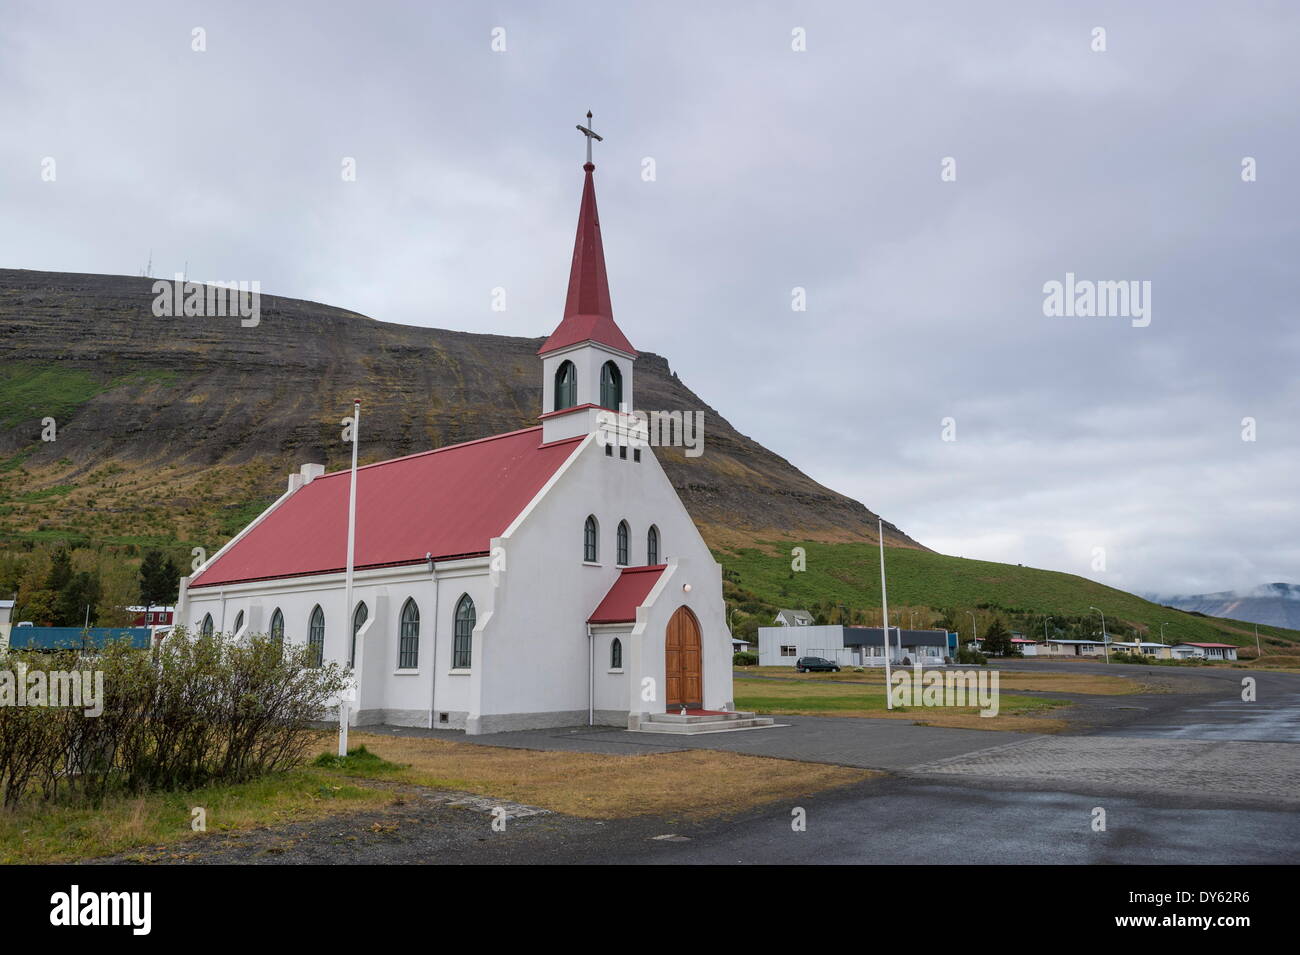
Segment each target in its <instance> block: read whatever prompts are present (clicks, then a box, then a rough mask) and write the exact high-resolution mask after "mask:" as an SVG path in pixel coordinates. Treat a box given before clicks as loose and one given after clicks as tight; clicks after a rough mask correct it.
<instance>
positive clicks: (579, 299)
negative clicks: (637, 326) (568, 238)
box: [537, 163, 636, 358]
mask: <svg viewBox="0 0 1300 955" xmlns="http://www.w3.org/2000/svg"><path fill="white" fill-rule="evenodd" d="M582 168H583V169H584V170H586V173H587V178H586V181H585V182H584V183H583V186H582V205H581V207H580V208H579V210H578V235H577V237H576V238H575V239H574V241H573V266H572V268H570V270H569V296H568V298H567V299H566V300H565V302H564V320H563V321H561V322H560V324H559V326H558V327H557V328H556V329H555V331H554V332H552V333H551V337H550V338H548V339H546V342H545V343H544V344H543V345H542V347H541V348H540V349H538V351H537V354H539V355H545V354H546V353H547V352H553V351H555V350H557V349H560V348H567V347H569V346H570V345H578V344H581V343H582V342H596V343H597V344H600V345H608V346H609V347H610V348H616V349H618V350H619V351H621V352H627V353H628V354H629V355H631V356H633V357H634V358H635V357H636V349H634V348H633V347H632V343H631V342H629V341H628V340H627V336H626V335H624V334H623V332H622V330H621V329H620V328H619V327H618V326H617V325H615V324H614V307H613V306H612V305H611V304H610V301H609V277H608V276H607V275H606V274H605V247H604V245H603V244H602V243H601V241H600V215H599V213H597V211H596V185H595V183H594V182H593V181H592V176H591V173H592V171H593V170H594V169H595V168H596V167H595V166H593V165H592V164H591V163H587V164H586V165H585V166H583V167H582Z"/></svg>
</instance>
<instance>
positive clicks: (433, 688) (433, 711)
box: [397, 553, 438, 729]
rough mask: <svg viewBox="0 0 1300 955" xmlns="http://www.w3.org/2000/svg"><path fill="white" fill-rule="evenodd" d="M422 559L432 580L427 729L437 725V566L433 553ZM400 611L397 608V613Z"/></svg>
mask: <svg viewBox="0 0 1300 955" xmlns="http://www.w3.org/2000/svg"><path fill="white" fill-rule="evenodd" d="M424 559H425V560H427V561H428V562H429V579H430V580H432V581H433V647H432V648H431V652H430V654H429V670H430V672H431V673H432V676H431V677H430V680H429V729H433V728H434V727H435V726H436V725H437V719H438V712H437V711H438V706H437V701H436V700H435V699H434V697H435V696H436V695H437V693H438V567H437V564H435V563H434V560H433V554H431V553H425V555H424ZM400 612H401V611H400V610H399V611H398V613H400ZM397 626H398V629H399V632H398V637H397V639H398V641H399V644H400V641H401V639H402V637H401V633H400V628H401V621H400V620H399V621H398V624H397Z"/></svg>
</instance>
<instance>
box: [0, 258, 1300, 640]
mask: <svg viewBox="0 0 1300 955" xmlns="http://www.w3.org/2000/svg"><path fill="white" fill-rule="evenodd" d="M153 300H154V293H153V280H152V279H147V278H130V277H123V276H111V275H80V274H63V273H50V272H28V271H12V270H0V355H3V362H2V363H0V573H8V574H9V575H10V577H12V575H13V574H14V573H17V572H18V571H17V570H15V569H14V568H16V567H17V565H18V563H19V560H20V558H21V554H22V553H23V552H24V551H25V550H26V548H29V547H32V546H33V545H36V544H39V543H51V542H56V541H67V542H69V543H71V544H73V545H77V546H80V547H82V548H84V549H85V550H86V551H89V552H90V553H83V552H82V551H74V557H76V558H77V559H78V560H81V561H90V560H91V554H93V553H96V552H97V553H100V554H101V555H102V554H105V553H106V554H108V555H110V556H113V555H120V556H121V557H122V558H124V559H125V560H126V561H127V562H133V561H135V560H137V559H138V558H139V555H140V551H141V550H142V549H143V548H146V547H158V548H162V549H163V550H165V551H167V552H168V553H169V555H170V556H171V557H173V558H174V559H176V561H177V562H178V564H179V565H180V566H189V565H190V562H191V554H192V553H193V550H194V549H195V548H202V549H203V551H205V552H206V553H208V554H211V553H212V552H213V551H215V550H216V549H217V548H218V547H220V546H221V545H222V544H224V543H225V542H226V541H227V540H228V539H229V538H230V537H231V536H233V535H234V534H235V533H236V532H238V531H239V530H240V529H241V528H242V527H244V525H245V524H247V523H248V521H249V520H251V519H252V518H253V517H255V516H256V515H257V514H258V513H260V512H261V511H262V510H263V509H264V508H265V507H266V505H267V504H269V503H270V502H271V501H273V500H274V499H275V498H276V497H277V496H279V494H281V493H282V492H283V490H284V487H285V484H286V480H287V476H288V474H289V473H290V472H291V471H293V470H296V469H297V467H298V466H299V465H301V464H303V463H306V462H313V461H314V462H320V463H323V464H325V465H326V466H327V468H329V469H330V470H335V469H340V468H343V467H346V466H347V463H348V448H347V446H346V445H344V444H343V442H342V440H341V437H340V432H341V428H342V426H341V422H340V419H341V418H342V417H343V416H344V415H345V414H347V413H349V412H350V410H351V403H352V399H353V398H354V397H359V398H361V400H362V401H363V407H364V409H365V412H364V417H363V428H362V441H361V451H360V459H361V461H362V463H367V462H370V461H377V460H383V459H385V458H390V457H396V456H398V455H402V454H409V453H412V452H416V451H423V450H426V449H428V448H434V447H440V446H442V445H446V444H451V443H454V442H458V441H466V440H470V439H473V438H480V437H484V436H487V435H491V434H498V433H501V432H503V431H509V430H513V429H516V428H521V427H528V426H531V425H534V424H536V423H537V414H538V411H539V409H540V406H541V376H540V367H539V366H540V362H539V360H538V358H537V355H536V352H537V349H538V347H539V345H540V344H541V342H542V339H541V338H540V337H539V338H511V337H506V336H501V335H482V334H474V333H469V332H456V331H447V330H445V329H434V328H417V327H411V326H405V325H396V324H391V323H386V322H381V321H376V320H375V319H372V318H368V317H366V316H364V315H359V314H357V313H355V312H349V311H347V310H345V309H339V308H332V307H330V306H326V305H319V304H316V303H313V302H305V301H299V300H296V299H290V298H282V297H278V296H270V295H263V296H262V297H261V313H260V321H259V323H258V324H257V325H256V327H251V328H245V327H242V326H241V324H240V321H239V319H238V318H197V317H190V318H185V317H178V318H169V317H159V316H155V315H154V314H153V309H152V307H151V306H152V303H153ZM449 320H451V319H449ZM535 324H536V326H537V328H538V331H539V332H545V331H549V330H550V326H552V325H553V324H555V322H554V321H553V320H552V319H550V318H546V319H541V318H539V319H538V320H537V322H536V323H535ZM633 338H635V335H633ZM635 392H636V398H637V404H638V405H639V406H640V407H641V408H642V409H659V410H682V411H688V410H700V411H702V412H703V413H704V415H705V441H704V453H703V454H702V455H700V456H699V457H687V456H686V455H685V454H684V453H683V452H682V450H681V449H680V448H660V449H657V452H656V453H657V454H658V456H659V458H660V460H661V461H662V462H663V465H664V469H665V471H666V472H667V474H668V476H669V478H670V480H671V481H672V482H673V485H674V486H675V487H676V488H677V491H678V493H679V494H680V495H681V497H682V500H683V502H684V503H685V505H686V507H687V508H688V509H689V511H690V513H691V515H692V517H693V518H694V519H695V521H696V524H697V525H698V526H699V528H700V531H701V533H702V534H703V535H704V537H705V539H706V540H707V541H708V543H709V545H710V546H711V547H712V548H713V551H714V553H715V554H716V555H717V557H718V559H719V561H720V562H721V563H722V564H723V566H724V568H725V571H726V582H725V586H726V591H727V599H728V602H729V605H730V606H731V608H732V610H733V618H732V623H733V626H734V627H735V628H736V629H738V630H742V631H744V632H750V631H752V629H753V628H754V627H755V626H758V625H760V624H767V623H770V622H771V614H772V613H773V612H774V610H775V608H776V607H777V606H801V605H803V606H813V605H817V604H820V605H821V606H822V608H823V610H824V611H825V612H827V613H829V612H831V611H832V610H834V611H837V612H838V611H840V610H847V611H848V612H849V614H850V616H851V617H852V616H858V617H863V616H866V617H869V616H870V614H871V612H873V610H874V612H875V613H877V614H878V613H879V611H878V607H879V599H880V597H879V589H878V588H879V564H878V560H879V555H878V553H877V547H876V546H875V544H876V515H875V514H873V513H872V512H871V511H869V510H868V509H867V508H866V507H864V506H863V505H862V504H860V503H858V502H857V501H854V500H851V499H850V498H847V497H845V496H844V495H842V494H837V493H835V492H834V491H832V490H830V489H829V488H826V487H823V486H822V485H820V484H818V483H817V482H816V481H813V480H812V479H811V478H809V477H808V476H807V475H805V474H803V473H802V472H801V471H799V470H798V468H796V467H795V466H794V465H792V464H791V463H790V462H789V461H786V460H785V459H784V458H782V457H780V456H779V455H777V454H774V453H773V452H771V451H769V450H767V449H766V448H764V447H763V446H761V445H760V444H758V443H757V442H756V441H753V440H752V439H750V438H747V437H745V436H744V435H742V434H739V433H738V432H737V431H736V430H735V429H734V428H732V427H731V425H729V424H728V423H727V421H726V419H725V418H723V417H722V416H721V415H720V414H719V413H718V412H717V411H716V410H715V409H714V408H712V407H711V406H709V405H708V404H707V403H706V402H705V401H704V400H703V399H702V398H700V397H699V396H697V395H696V394H695V393H694V392H692V391H691V390H690V388H688V387H687V385H686V384H685V383H684V382H682V381H681V380H680V379H679V378H678V377H677V375H676V374H674V373H673V371H672V370H671V367H670V366H669V363H668V359H667V358H665V357H663V356H660V355H655V354H649V353H645V352H642V353H641V356H640V358H639V359H638V361H637V363H636V377H635ZM51 419H52V422H53V428H52V429H51V428H50V427H49V422H50V420H51ZM43 433H44V437H47V438H48V437H53V438H54V440H52V441H50V440H42V437H43ZM885 542H886V544H888V545H890V546H889V556H888V560H889V566H890V606H891V608H895V609H897V610H899V611H901V612H905V613H906V614H908V615H909V617H910V615H912V614H915V615H916V619H917V622H918V623H920V622H922V621H924V622H925V623H927V624H928V623H930V622H932V619H927V615H932V618H933V617H934V616H939V615H941V614H942V613H944V612H948V613H950V614H952V615H953V616H954V618H955V623H956V624H959V625H961V626H963V627H964V626H965V623H964V621H965V620H967V619H968V618H967V616H966V613H967V611H974V612H976V613H977V615H978V616H979V619H980V621H981V632H982V627H983V625H984V624H986V623H987V621H988V620H989V619H990V618H991V616H993V615H1001V616H1004V617H1005V618H1006V619H1007V620H1009V621H1011V622H1013V623H1014V624H1015V625H1017V626H1020V627H1022V628H1024V629H1025V630H1026V631H1027V632H1034V633H1037V628H1040V627H1042V625H1043V624H1042V621H1041V620H1040V618H1039V615H1041V614H1053V615H1059V617H1060V619H1055V620H1054V621H1053V626H1055V627H1057V628H1058V630H1059V631H1061V632H1075V631H1077V632H1079V633H1080V634H1084V633H1086V632H1087V630H1088V628H1089V627H1092V626H1094V624H1093V623H1092V622H1091V618H1090V616H1089V614H1091V611H1090V610H1089V609H1088V608H1089V607H1090V606H1093V605H1095V606H1100V607H1104V608H1105V609H1106V610H1107V622H1108V624H1109V625H1110V630H1111V632H1112V633H1119V634H1124V633H1131V632H1137V633H1141V634H1144V635H1151V634H1156V633H1158V629H1157V628H1158V626H1159V624H1160V623H1166V625H1167V626H1166V630H1167V632H1168V634H1169V635H1170V636H1171V637H1176V638H1177V639H1194V638H1199V639H1214V640H1223V641H1224V642H1230V643H1238V644H1239V645H1242V646H1249V647H1250V648H1251V649H1252V650H1253V646H1254V636H1253V629H1252V628H1251V626H1250V625H1248V624H1244V623H1237V622H1234V621H1230V620H1225V621H1219V620H1217V619H1214V618H1208V617H1198V616H1194V615H1191V614H1181V613H1178V612H1176V611H1169V610H1165V609H1164V608H1161V607H1159V606H1157V605H1155V604H1152V603H1148V602H1147V601H1145V600H1142V599H1141V598H1139V597H1136V596H1134V595H1132V594H1126V593H1123V592H1122V591H1116V590H1112V589H1110V588H1106V587H1102V586H1101V585H1100V584H1096V583H1094V582H1093V581H1089V580H1085V579H1083V578H1080V577H1074V576H1072V575H1069V574H1061V573H1056V572H1053V571H1046V570H1034V569H1032V568H1020V567H1012V566H1008V565H1005V564H995V563H990V562H986V561H972V560H964V559H961V558H956V557H946V556H944V555H942V554H936V553H934V552H932V551H929V550H927V549H926V548H924V547H922V546H921V545H920V544H918V543H917V542H916V541H914V540H912V539H911V538H910V537H908V536H907V535H906V534H905V533H903V532H902V531H901V530H899V529H898V528H897V527H895V526H894V525H892V524H889V523H886V524H885ZM794 546H800V547H803V548H804V549H805V552H806V563H807V569H806V570H805V571H803V572H795V571H794V570H793V568H792V566H791V558H792V553H791V549H792V548H793V547H794ZM9 558H14V559H9ZM6 561H8V562H7V563H6ZM6 567H8V568H9V570H8V571H6ZM11 583H12V581H11ZM6 596H7V594H6ZM832 605H833V606H832ZM1170 625H1172V626H1173V627H1174V629H1169V626H1170ZM1293 625H1294V624H1293ZM1125 628H1127V629H1125ZM1261 632H1262V635H1263V643H1264V646H1265V650H1266V652H1267V653H1270V654H1283V653H1292V652H1294V651H1295V648H1296V641H1297V640H1300V634H1297V633H1295V632H1293V631H1290V630H1278V629H1275V628H1269V630H1268V631H1263V630H1262V631H1261Z"/></svg>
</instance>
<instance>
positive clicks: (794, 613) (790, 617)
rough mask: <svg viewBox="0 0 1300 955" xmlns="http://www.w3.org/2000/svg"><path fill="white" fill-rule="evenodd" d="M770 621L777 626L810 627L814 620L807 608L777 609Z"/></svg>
mask: <svg viewBox="0 0 1300 955" xmlns="http://www.w3.org/2000/svg"><path fill="white" fill-rule="evenodd" d="M772 622H773V623H774V624H775V625H776V626H778V627H811V626H812V625H813V622H814V621H813V615H812V614H810V613H809V612H808V611H807V610H778V611H777V612H776V618H775V619H774V620H773V621H772Z"/></svg>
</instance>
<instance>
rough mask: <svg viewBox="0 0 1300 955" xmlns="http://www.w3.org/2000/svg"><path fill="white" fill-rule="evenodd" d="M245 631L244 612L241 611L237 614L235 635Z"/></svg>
mask: <svg viewBox="0 0 1300 955" xmlns="http://www.w3.org/2000/svg"><path fill="white" fill-rule="evenodd" d="M243 629H244V611H242V610H241V611H239V613H237V614H235V629H234V632H235V633H239V631H241V630H243Z"/></svg>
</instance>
